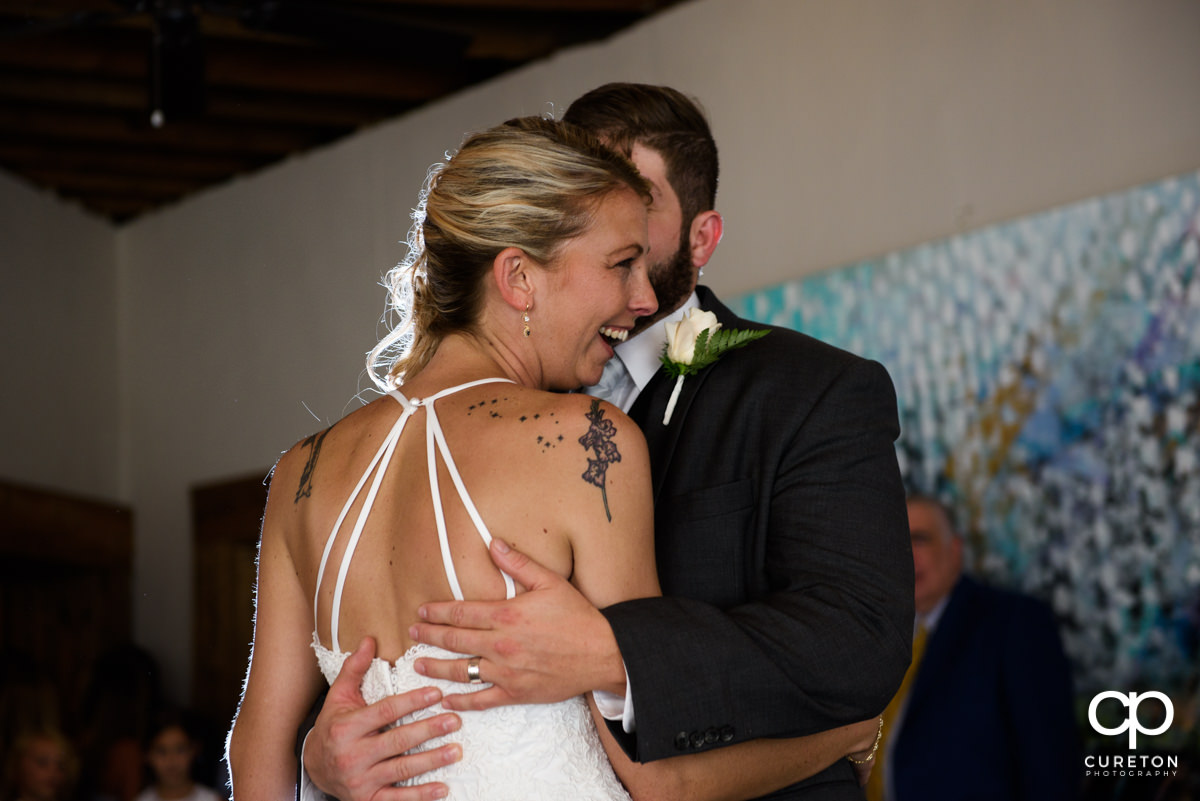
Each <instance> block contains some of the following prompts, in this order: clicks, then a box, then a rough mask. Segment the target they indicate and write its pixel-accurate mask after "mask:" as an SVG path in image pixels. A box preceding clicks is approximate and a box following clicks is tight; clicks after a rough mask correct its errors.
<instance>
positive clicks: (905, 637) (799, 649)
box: [603, 332, 913, 761]
mask: <svg viewBox="0 0 1200 801" xmlns="http://www.w3.org/2000/svg"><path fill="white" fill-rule="evenodd" d="M780 333H781V332H780ZM773 335H774V334H773ZM768 340H769V338H768ZM768 340H764V342H766V341H768ZM749 353H750V350H749V349H748V350H747V354H749ZM729 361H730V365H729V367H730V368H732V372H733V375H732V376H731V375H729V374H722V375H714V376H712V377H711V378H709V381H716V380H720V381H722V382H724V384H726V385H735V386H743V387H745V389H744V390H742V391H743V394H744V395H747V396H750V395H753V397H758V398H767V399H768V400H769V402H770V404H771V407H772V408H771V409H770V410H769V411H767V412H766V413H764V415H763V419H762V420H761V422H759V423H755V425H757V426H759V427H760V430H761V429H763V427H765V430H766V431H768V432H770V434H771V435H772V436H776V437H779V438H781V440H782V441H785V442H786V443H787V445H786V447H785V448H783V449H782V452H781V455H780V457H779V459H778V469H777V471H776V472H775V474H774V475H773V476H759V477H755V480H756V481H757V482H768V483H767V484H766V485H765V486H768V487H769V488H770V491H769V492H768V493H764V494H763V499H764V500H762V501H761V504H765V503H768V502H769V507H767V509H768V511H767V522H766V530H765V536H764V537H763V538H761V540H756V539H755V538H753V537H749V536H747V537H746V542H747V543H748V544H747V548H748V549H749V548H751V547H753V546H752V545H751V544H750V543H754V542H758V543H759V546H758V547H761V548H762V549H763V551H762V554H761V556H758V557H757V561H758V562H759V563H761V565H762V566H763V570H764V571H765V576H764V582H765V585H766V586H765V587H764V588H760V589H759V591H757V592H755V593H754V596H755V600H754V601H753V602H750V603H745V604H741V605H737V606H733V607H729V608H724V609H722V608H718V607H716V606H714V605H712V604H709V603H705V602H703V601H699V600H693V599H687V598H679V597H665V598H661V599H645V600H636V601H629V602H625V603H622V604H618V605H616V606H613V607H609V608H607V609H605V610H603V612H604V615H605V617H606V618H607V619H608V621H609V623H610V624H611V626H612V629H613V631H614V634H615V636H616V639H617V641H618V643H619V647H620V650H621V654H622V657H623V659H624V662H625V665H626V668H627V669H628V671H629V677H630V683H631V686H632V692H633V700H634V706H635V708H636V718H637V728H636V732H633V733H628V732H622V731H620V730H617V731H615V732H614V733H615V734H617V736H618V739H619V740H621V742H622V746H623V747H624V748H625V749H626V750H627V751H629V752H630V753H631V754H633V755H635V758H637V759H638V760H640V761H647V760H654V759H661V758H664V757H670V756H676V755H679V754H687V753H695V752H697V751H704V750H708V749H711V748H713V747H717V746H723V745H728V744H733V743H738V742H742V741H745V740H750V739H754V738H758V737H764V736H766V737H780V736H782V737H795V736H800V735H806V734H811V733H813V732H819V731H824V730H827V729H831V728H834V727H836V726H841V725H844V724H846V723H850V722H853V721H856V720H862V719H864V718H868V717H870V716H872V715H876V714H878V713H879V711H880V710H881V709H882V708H883V707H884V706H886V704H887V702H888V700H889V699H890V697H891V695H892V694H893V693H894V692H895V690H896V687H897V686H898V685H899V683H900V680H901V678H902V677H903V674H904V671H905V670H906V668H907V666H908V662H909V657H910V642H909V640H910V632H911V626H912V614H913V610H912V603H913V595H912V593H913V589H912V581H913V579H912V552H911V545H910V541H909V537H908V523H907V514H906V512H905V507H904V491H903V487H902V484H901V482H900V476H899V470H898V468H897V465H896V456H895V450H894V440H895V437H896V436H897V434H898V432H899V427H898V424H897V420H896V404H895V395H894V392H893V390H892V386H891V381H890V379H889V378H888V376H887V373H886V371H884V370H883V368H882V367H880V366H879V365H878V364H875V363H871V362H866V361H864V360H860V359H849V360H848V361H846V362H844V363H843V365H842V366H841V367H840V368H839V371H838V372H837V374H836V376H835V377H834V378H833V379H832V380H830V381H829V384H828V386H827V387H826V388H824V389H823V390H822V391H821V393H820V396H819V399H818V400H817V401H816V402H815V403H813V404H811V406H810V407H804V408H802V410H800V411H792V409H793V408H797V409H798V408H800V407H801V406H802V405H801V404H799V403H796V404H789V400H788V399H789V392H788V389H789V387H788V382H794V381H795V378H794V376H790V375H788V373H790V371H788V370H787V369H783V368H781V369H779V370H778V372H777V373H776V374H775V375H774V376H773V377H764V375H763V371H761V370H759V369H758V366H757V365H755V364H752V363H751V362H750V361H749V356H748V355H747V357H746V361H745V362H744V363H742V364H740V365H739V363H738V362H737V361H736V360H733V359H731V360H729ZM722 367H724V365H722V364H719V365H717V368H715V369H720V368H722ZM742 369H744V370H745V371H746V375H744V376H742V378H744V379H745V382H744V383H742V384H739V383H738V382H737V381H736V380H735V378H736V377H737V371H738V370H742ZM805 378H806V380H809V381H814V380H815V377H814V376H813V371H812V370H809V371H808V372H807V374H806V375H805ZM706 389H707V388H706ZM793 394H794V393H793ZM689 422H691V419H690V418H689ZM722 430H725V429H722ZM714 436H716V437H718V441H717V442H716V443H714V450H713V452H714V453H721V452H726V453H729V452H737V450H736V449H737V448H739V447H742V448H744V447H747V444H746V442H741V443H734V442H729V441H728V439H729V438H730V437H735V436H736V437H739V438H742V439H754V438H755V436H756V435H752V436H746V432H745V431H742V430H738V431H737V432H736V433H735V432H733V431H730V432H729V434H727V435H726V441H724V442H723V443H722V442H721V441H720V436H721V433H720V432H714ZM722 449H724V450H722ZM692 455H693V454H691V453H689V456H692ZM677 458H679V457H678V456H677ZM762 461H764V462H766V461H768V460H767V459H765V458H764V459H763V460H762ZM761 504H760V507H759V509H760V511H758V513H757V514H758V515H760V516H761V515H762V514H763V511H762V505H761ZM672 514H673V510H672V509H670V508H664V509H663V511H662V513H661V514H660V515H659V518H658V519H659V520H660V521H663V520H664V519H665V520H670V519H671V518H670V517H669V516H670V515H672ZM664 515H666V516H667V517H665V518H664ZM746 558H747V560H751V559H754V558H755V556H753V555H752V554H747V556H746ZM751 563H752V564H753V562H751ZM664 584H666V585H667V586H668V587H669V582H664ZM668 591H669V590H668ZM614 728H616V727H614Z"/></svg>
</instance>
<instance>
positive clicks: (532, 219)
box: [367, 117, 650, 390]
mask: <svg viewBox="0 0 1200 801" xmlns="http://www.w3.org/2000/svg"><path fill="white" fill-rule="evenodd" d="M622 188H629V189H632V190H634V191H635V192H637V193H638V194H639V195H640V196H641V197H642V198H643V200H644V201H645V202H646V203H649V200H650V191H649V185H648V184H647V183H646V181H645V179H643V178H642V177H641V175H640V174H638V172H637V169H636V168H635V167H634V166H633V164H632V163H630V161H629V160H628V159H626V158H625V157H624V156H622V155H620V154H618V153H616V152H614V151H612V150H610V149H608V148H607V147H605V146H604V145H602V144H601V143H600V141H599V140H598V139H596V138H595V137H593V136H592V135H591V134H589V133H587V132H586V131H584V130H583V129H581V128H578V127H576V126H574V125H571V124H569V123H564V122H559V121H556V120H549V119H543V118H539V117H520V118H517V119H512V120H509V121H508V122H506V123H504V124H502V125H498V126H496V127H494V128H491V129H489V130H486V131H483V132H482V133H477V134H474V135H472V136H470V137H468V138H467V140H466V141H465V142H463V144H462V147H460V148H459V151H458V153H457V154H455V155H454V156H453V157H452V158H449V159H447V161H446V162H445V163H444V164H437V165H434V167H433V168H432V169H430V171H429V174H428V176H427V177H426V179H425V185H424V187H423V188H422V190H421V195H420V199H419V202H418V204H417V208H416V209H415V210H414V211H413V226H412V229H411V230H410V231H409V235H408V257H407V258H406V259H405V260H404V261H402V262H401V263H400V264H398V265H396V266H395V267H393V268H392V269H391V271H389V272H388V274H387V276H386V277H385V278H384V281H383V285H384V287H386V288H387V290H388V311H387V315H386V316H387V317H388V318H389V319H393V318H394V319H395V320H396V325H394V326H393V327H392V328H391V330H390V331H389V333H388V334H387V335H386V336H385V337H384V338H383V339H382V340H380V342H379V344H377V345H376V346H375V347H374V348H373V349H372V350H371V352H370V353H368V354H367V371H368V373H369V374H370V376H371V378H372V380H374V382H375V383H376V384H377V385H378V386H380V387H382V388H383V389H385V390H386V389H390V388H392V387H394V386H396V385H398V384H399V383H400V382H401V381H403V380H404V378H405V377H406V376H407V377H411V376H412V375H414V374H415V373H417V372H419V371H420V370H421V369H422V368H423V367H424V366H425V365H426V364H428V363H429V360H430V359H431V358H432V357H433V354H434V353H436V352H437V348H438V344H439V343H440V342H441V341H442V339H443V338H444V337H445V336H446V335H448V334H450V333H453V332H457V331H471V330H473V328H474V326H475V325H476V323H477V322H478V319H479V314H480V312H481V306H482V300H483V289H484V285H485V282H484V278H485V276H487V275H488V274H489V273H490V271H491V267H492V262H493V260H494V259H495V257H496V255H497V254H498V253H500V251H502V250H504V249H505V248H508V247H515V248H519V249H520V250H522V251H524V252H525V253H526V254H527V255H528V256H529V257H530V258H532V259H533V260H534V261H536V262H539V263H541V264H543V265H550V264H552V263H553V261H554V257H555V255H556V253H557V252H558V249H559V247H560V246H561V245H562V244H563V243H564V242H566V241H567V240H569V239H572V238H574V237H576V236H579V235H580V234H582V233H584V232H585V231H586V230H587V228H588V226H589V225H591V222H592V216H593V213H594V211H595V209H596V206H597V205H598V204H599V202H600V201H601V200H602V199H603V198H604V197H605V196H606V195H608V194H609V193H610V192H613V191H615V190H617V189H622ZM381 368H385V369H384V374H383V375H382V376H381V375H380V371H381Z"/></svg>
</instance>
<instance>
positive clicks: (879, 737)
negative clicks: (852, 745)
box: [846, 715, 883, 765]
mask: <svg viewBox="0 0 1200 801" xmlns="http://www.w3.org/2000/svg"><path fill="white" fill-rule="evenodd" d="M882 739H883V716H882V715H880V716H879V729H878V730H876V732H875V745H873V746H871V753H869V754H867V755H866V757H865V758H863V759H855V758H854V757H852V756H847V757H846V759H848V760H850V761H851V762H853V763H854V764H855V765H865V764H867V763H868V762H870V761H871V760H872V759H874V758H875V752H876V751H878V750H879V741H880V740H882Z"/></svg>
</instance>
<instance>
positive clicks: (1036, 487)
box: [730, 173, 1200, 693]
mask: <svg viewBox="0 0 1200 801" xmlns="http://www.w3.org/2000/svg"><path fill="white" fill-rule="evenodd" d="M1198 252H1200V173H1196V174H1187V175H1183V176H1178V177H1175V178H1171V179H1169V180H1165V181H1162V182H1159V183H1155V184H1152V185H1148V186H1142V187H1138V188H1136V189H1132V190H1129V191H1125V192H1120V193H1117V194H1113V195H1108V196H1105V197H1100V198H1095V199H1091V200H1088V201H1085V202H1081V203H1077V204H1074V205H1071V206H1067V207H1063V208H1058V209H1054V210H1051V211H1048V212H1045V213H1042V214H1037V215H1034V216H1031V217H1028V218H1025V219H1020V220H1016V221H1013V222H1009V223H1004V224H1000V225H994V226H991V227H988V228H985V229H981V230H977V231H973V232H969V233H965V234H962V235H959V236H955V237H953V238H950V239H946V240H942V241H938V242H934V243H930V244H926V245H923V246H920V247H916V248H913V249H911V250H906V251H903V252H897V253H891V254H888V255H885V256H883V257H881V258H878V259H874V260H870V261H866V262H862V263H858V264H854V265H851V266H848V267H844V268H841V269H837V270H834V271H830V272H827V273H823V274H819V275H815V276H812V277H809V278H804V279H800V280H796V281H792V282H789V283H785V284H782V285H779V286H774V287H770V288H767V289H764V290H762V291H758V292H752V293H750V294H746V295H744V296H741V297H737V298H734V299H733V302H732V303H731V304H730V305H731V306H732V308H733V309H734V310H735V311H737V312H738V313H740V314H742V315H743V316H745V317H750V318H753V319H756V320H761V321H764V322H770V323H775V324H777V325H782V326H786V327H789V328H795V329H798V330H801V331H804V332H805V333H808V334H810V335H812V336H815V337H817V338H818V339H822V340H825V341H826V342H830V343H832V344H834V345H838V346H840V347H843V348H846V349H847V350H850V351H853V352H855V353H858V354H861V355H863V356H867V357H869V358H873V359H877V360H878V361H880V362H882V363H883V364H884V365H885V366H886V367H887V369H888V371H889V372H890V373H891V376H892V380H893V381H894V382H895V385H896V391H897V395H898V401H899V412H900V421H901V426H902V434H901V437H900V439H899V441H898V442H897V454H898V457H899V460H900V466H901V470H902V472H903V473H904V476H905V480H906V482H907V484H908V486H909V488H910V489H911V490H914V491H920V492H923V493H927V494H932V495H936V496H938V497H940V498H941V499H942V500H944V501H946V502H948V504H949V505H950V506H951V507H952V508H953V509H954V510H955V511H956V514H957V515H958V517H959V522H960V524H961V525H960V527H961V528H962V529H963V530H964V533H965V534H966V536H967V538H968V539H967V541H968V546H969V547H968V552H969V554H970V557H969V563H970V568H969V569H973V571H974V572H976V573H977V574H981V575H982V576H983V577H984V578H986V579H989V580H991V581H992V582H993V583H996V584H1000V585H1003V586H1008V587H1012V588H1014V589H1018V590H1022V591H1025V592H1028V593H1030V594H1033V595H1036V596H1038V597H1041V598H1043V599H1044V600H1046V601H1048V602H1049V603H1050V604H1051V605H1052V607H1053V608H1054V610H1055V612H1056V614H1057V615H1058V617H1059V619H1060V621H1061V624H1062V625H1061V631H1062V634H1063V640H1064V645H1065V647H1066V649H1067V651H1068V655H1069V656H1070V657H1071V659H1072V663H1073V664H1074V666H1075V671H1076V683H1077V689H1078V690H1079V691H1080V692H1081V693H1094V692H1096V691H1099V690H1102V689H1112V688H1114V687H1118V688H1121V687H1125V688H1130V689H1132V688H1133V687H1139V686H1144V687H1156V688H1159V689H1167V688H1168V687H1173V688H1176V689H1182V688H1184V687H1188V686H1189V685H1194V683H1195V682H1196V681H1197V680H1198V679H1200V667H1198V665H1200V651H1198V642H1197V637H1198V632H1200V274H1198V268H1197V261H1198Z"/></svg>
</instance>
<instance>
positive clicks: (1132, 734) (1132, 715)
mask: <svg viewBox="0 0 1200 801" xmlns="http://www.w3.org/2000/svg"><path fill="white" fill-rule="evenodd" d="M1106 698H1115V699H1117V700H1118V701H1120V702H1121V703H1122V704H1123V705H1124V706H1125V707H1126V708H1128V709H1129V717H1128V718H1126V719H1125V722H1124V723H1122V724H1121V725H1120V726H1117V727H1116V728H1115V729H1109V728H1106V727H1104V726H1101V725H1100V721H1098V720H1096V708H1097V707H1099V706H1100V702H1101V701H1103V700H1104V699H1106ZM1146 698H1157V699H1158V700H1159V701H1162V705H1163V706H1164V707H1166V709H1167V716H1166V718H1164V720H1163V724H1162V725H1161V726H1159V727H1158V728H1157V729H1147V728H1144V727H1143V726H1142V722H1141V721H1140V720H1138V704H1140V703H1141V702H1142V701H1143V700H1145V699H1146ZM1174 719H1175V707H1174V706H1172V705H1171V699H1170V698H1167V696H1165V695H1163V694H1162V693H1160V692H1158V691H1156V690H1152V691H1150V692H1148V693H1142V694H1141V695H1139V694H1137V693H1129V694H1128V695H1126V694H1125V693H1119V692H1117V691H1116V690H1108V691H1106V692H1102V693H1100V694H1099V695H1097V696H1096V697H1095V698H1093V699H1092V703H1091V705H1090V706H1088V722H1090V723H1091V724H1092V728H1093V729H1095V730H1096V731H1098V732H1100V733H1101V734H1108V735H1114V734H1120V733H1121V732H1123V731H1125V730H1126V729H1129V747H1130V748H1131V749H1133V748H1137V736H1138V732H1141V733H1142V734H1149V735H1151V736H1153V735H1155V734H1162V733H1163V732H1164V731H1166V730H1167V729H1168V728H1169V727H1170V725H1171V721H1172V720H1174Z"/></svg>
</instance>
